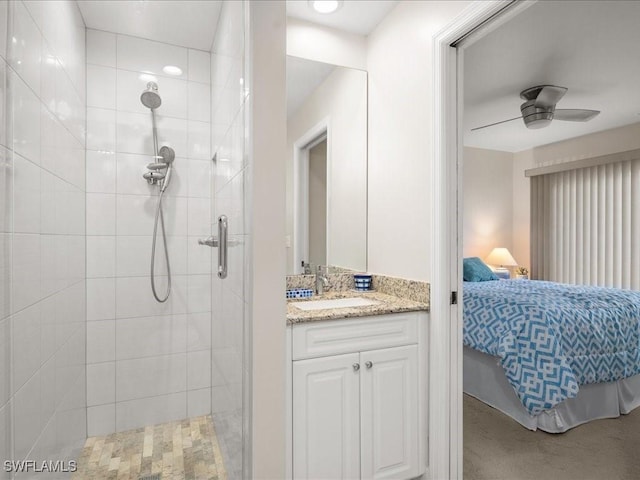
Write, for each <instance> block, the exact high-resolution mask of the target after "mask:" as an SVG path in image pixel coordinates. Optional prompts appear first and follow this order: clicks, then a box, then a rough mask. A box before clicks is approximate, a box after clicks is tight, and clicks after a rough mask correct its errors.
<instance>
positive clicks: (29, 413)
mask: <svg viewBox="0 0 640 480" xmlns="http://www.w3.org/2000/svg"><path fill="white" fill-rule="evenodd" d="M40 394H41V392H40V373H39V372H36V374H35V375H34V376H32V377H31V378H30V379H29V381H28V382H27V383H26V384H25V385H24V386H23V387H22V388H21V389H20V390H18V391H17V392H16V393H15V397H14V403H13V406H14V414H13V416H14V422H15V423H14V432H15V433H14V451H15V458H16V459H24V458H26V456H27V454H28V453H29V450H30V449H31V447H32V446H33V445H34V444H35V442H36V439H37V438H38V435H39V434H40V432H41V428H42V423H41V418H40Z"/></svg>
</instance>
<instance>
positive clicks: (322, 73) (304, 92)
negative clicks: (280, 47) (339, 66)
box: [287, 56, 336, 117]
mask: <svg viewBox="0 0 640 480" xmlns="http://www.w3.org/2000/svg"><path fill="white" fill-rule="evenodd" d="M335 68H336V66H335V65H329V64H328V63H321V62H314V61H312V60H306V59H304V58H298V57H291V56H287V117H290V116H291V115H292V114H293V113H294V112H296V110H298V109H299V108H300V107H301V106H302V104H303V103H304V101H305V100H306V99H307V97H308V96H309V95H311V93H312V92H313V91H314V90H315V89H316V88H317V87H318V86H319V85H320V84H321V83H322V82H323V81H324V79H325V78H327V77H328V76H329V74H330V73H331V72H333V70H334V69H335Z"/></svg>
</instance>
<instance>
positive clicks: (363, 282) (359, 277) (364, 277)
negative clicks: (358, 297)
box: [353, 273, 371, 291]
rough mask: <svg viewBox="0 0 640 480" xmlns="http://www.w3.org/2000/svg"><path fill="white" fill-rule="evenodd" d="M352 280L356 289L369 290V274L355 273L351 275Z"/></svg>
mask: <svg viewBox="0 0 640 480" xmlns="http://www.w3.org/2000/svg"><path fill="white" fill-rule="evenodd" d="M353 282H354V284H355V287H356V290H359V291H365V290H371V275H369V274H365V273H356V274H355V275H354V276H353Z"/></svg>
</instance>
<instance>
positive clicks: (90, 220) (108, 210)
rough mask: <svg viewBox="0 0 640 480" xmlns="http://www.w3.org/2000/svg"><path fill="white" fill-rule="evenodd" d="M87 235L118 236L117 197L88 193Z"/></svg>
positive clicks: (107, 194) (108, 194)
mask: <svg viewBox="0 0 640 480" xmlns="http://www.w3.org/2000/svg"><path fill="white" fill-rule="evenodd" d="M86 227H87V235H115V234H116V196H115V195H113V194H110V193H87V225H86Z"/></svg>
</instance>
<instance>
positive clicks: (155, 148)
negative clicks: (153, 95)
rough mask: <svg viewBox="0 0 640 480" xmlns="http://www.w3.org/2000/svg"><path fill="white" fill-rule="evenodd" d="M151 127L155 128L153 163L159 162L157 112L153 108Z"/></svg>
mask: <svg viewBox="0 0 640 480" xmlns="http://www.w3.org/2000/svg"><path fill="white" fill-rule="evenodd" d="M150 110H151V125H152V126H153V161H154V163H155V162H157V161H158V129H157V128H156V111H155V109H154V108H151V109H150Z"/></svg>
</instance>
